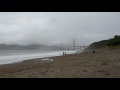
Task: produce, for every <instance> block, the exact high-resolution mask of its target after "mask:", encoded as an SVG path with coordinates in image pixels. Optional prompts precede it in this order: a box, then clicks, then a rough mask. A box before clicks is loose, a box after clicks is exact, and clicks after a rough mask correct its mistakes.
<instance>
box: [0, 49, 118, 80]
mask: <svg viewBox="0 0 120 90" xmlns="http://www.w3.org/2000/svg"><path fill="white" fill-rule="evenodd" d="M50 59H53V61H51V62H49V61H41V59H40V58H39V59H32V60H26V61H24V62H21V63H14V64H6V65H0V78H120V50H104V51H103V50H102V51H96V53H95V54H93V53H92V52H91V51H85V52H83V53H81V54H72V55H65V56H58V57H51V58H50Z"/></svg>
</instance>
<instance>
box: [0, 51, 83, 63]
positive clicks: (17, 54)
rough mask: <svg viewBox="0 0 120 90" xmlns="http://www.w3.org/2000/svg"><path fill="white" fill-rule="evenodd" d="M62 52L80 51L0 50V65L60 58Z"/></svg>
mask: <svg viewBox="0 0 120 90" xmlns="http://www.w3.org/2000/svg"><path fill="white" fill-rule="evenodd" d="M63 52H66V54H73V53H81V52H82V51H76V50H74V51H70V50H69V51H39V50H0V65H2V64H9V63H16V62H22V61H24V60H28V59H35V58H45V57H55V56H62V55H63Z"/></svg>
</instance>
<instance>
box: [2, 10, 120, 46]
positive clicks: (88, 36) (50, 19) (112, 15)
mask: <svg viewBox="0 0 120 90" xmlns="http://www.w3.org/2000/svg"><path fill="white" fill-rule="evenodd" d="M114 35H120V12H0V44H2V43H5V44H20V45H29V44H45V45H61V43H63V45H69V46H70V45H73V39H75V40H76V45H85V46H88V45H89V44H91V43H93V42H96V41H100V40H104V39H109V38H112V37H114Z"/></svg>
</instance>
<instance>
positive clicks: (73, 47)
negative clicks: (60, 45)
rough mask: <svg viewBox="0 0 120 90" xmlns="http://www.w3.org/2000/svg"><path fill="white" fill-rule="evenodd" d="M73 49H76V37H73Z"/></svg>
mask: <svg viewBox="0 0 120 90" xmlns="http://www.w3.org/2000/svg"><path fill="white" fill-rule="evenodd" d="M73 49H74V50H75V39H73Z"/></svg>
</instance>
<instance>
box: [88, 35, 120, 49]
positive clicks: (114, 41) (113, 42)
mask: <svg viewBox="0 0 120 90" xmlns="http://www.w3.org/2000/svg"><path fill="white" fill-rule="evenodd" d="M88 49H89V50H93V49H120V36H118V35H115V36H114V38H111V39H108V40H102V41H99V42H94V43H92V44H90V45H89V47H88V48H87V50H88Z"/></svg>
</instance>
